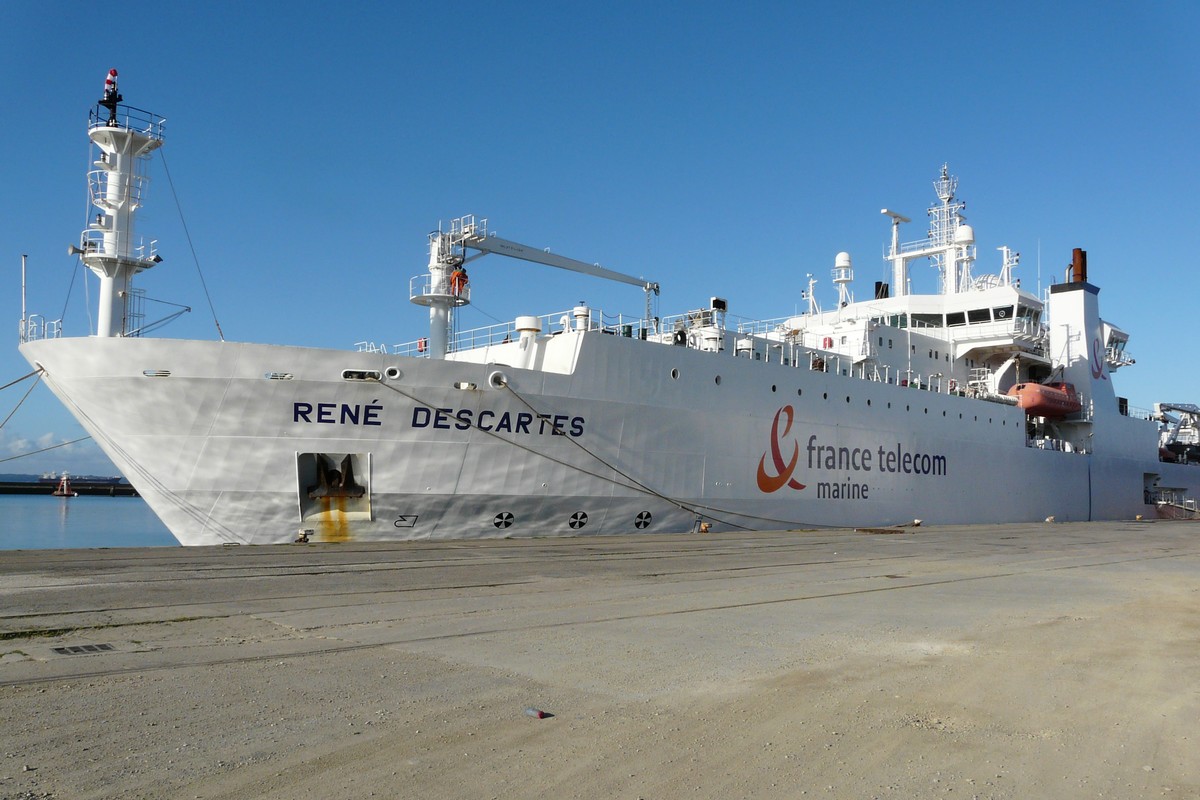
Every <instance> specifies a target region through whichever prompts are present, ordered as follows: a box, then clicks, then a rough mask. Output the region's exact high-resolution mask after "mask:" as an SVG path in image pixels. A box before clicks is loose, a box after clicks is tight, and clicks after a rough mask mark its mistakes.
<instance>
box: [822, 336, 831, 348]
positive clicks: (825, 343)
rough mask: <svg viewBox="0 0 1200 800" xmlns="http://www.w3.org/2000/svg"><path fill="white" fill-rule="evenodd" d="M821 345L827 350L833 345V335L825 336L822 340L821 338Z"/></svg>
mask: <svg viewBox="0 0 1200 800" xmlns="http://www.w3.org/2000/svg"><path fill="white" fill-rule="evenodd" d="M821 347H823V348H825V349H826V350H828V349H829V348H831V347H833V337H831V336H826V337H825V338H824V339H822V340H821Z"/></svg>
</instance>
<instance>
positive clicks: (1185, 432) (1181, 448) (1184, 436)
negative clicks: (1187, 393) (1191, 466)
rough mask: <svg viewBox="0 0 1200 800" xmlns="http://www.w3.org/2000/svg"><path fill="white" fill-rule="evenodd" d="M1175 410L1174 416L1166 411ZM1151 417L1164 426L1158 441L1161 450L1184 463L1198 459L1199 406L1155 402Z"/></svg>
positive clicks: (1199, 452)
mask: <svg viewBox="0 0 1200 800" xmlns="http://www.w3.org/2000/svg"><path fill="white" fill-rule="evenodd" d="M1171 411H1174V412H1177V413H1178V414H1179V416H1178V417H1176V416H1175V415H1173V414H1170V413H1168V412H1171ZM1153 418H1154V419H1155V420H1157V421H1158V422H1161V423H1163V424H1164V426H1166V427H1165V428H1164V429H1163V434H1162V437H1161V440H1160V442H1159V446H1160V448H1161V449H1162V450H1166V451H1167V452H1168V453H1170V454H1171V456H1172V457H1173V458H1174V459H1175V460H1177V461H1182V462H1184V463H1192V462H1196V461H1200V406H1196V405H1193V404H1192V403H1155V404H1154V414H1153Z"/></svg>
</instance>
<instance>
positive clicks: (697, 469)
mask: <svg viewBox="0 0 1200 800" xmlns="http://www.w3.org/2000/svg"><path fill="white" fill-rule="evenodd" d="M102 108H104V109H108V110H109V111H110V112H111V113H110V115H108V116H107V117H106V116H105V115H103V114H101V115H98V116H93V120H92V123H91V124H90V125H89V135H90V136H91V139H92V141H93V143H94V144H95V145H96V146H97V147H98V148H99V149H100V150H101V152H102V154H103V155H102V156H101V157H99V158H97V170H98V172H97V173H95V177H94V178H92V179H91V180H90V181H89V182H90V184H92V185H93V186H94V187H95V189H94V191H93V202H94V203H95V205H96V207H97V208H98V209H99V217H98V218H97V219H96V220H95V227H93V226H92V224H89V226H88V230H87V231H85V233H84V237H83V241H82V243H81V246H80V247H79V248H77V250H78V251H79V252H80V253H81V255H82V257H83V259H84V263H85V264H87V266H88V267H89V268H91V269H92V270H93V271H94V272H96V273H97V274H98V275H100V276H101V280H102V285H104V283H103V282H105V281H107V282H108V284H109V289H107V290H105V294H104V297H103V298H102V301H101V304H102V313H101V319H102V322H101V326H100V331H99V335H97V336H91V337H82V338H64V337H60V336H57V335H56V334H57V332H58V329H57V328H56V327H54V326H53V325H51V326H48V327H47V326H41V327H35V328H26V327H25V326H23V328H22V330H23V338H24V341H23V343H22V345H21V350H22V353H23V354H24V355H25V356H26V358H27V359H28V360H29V361H30V362H31V363H32V364H34V365H35V366H37V367H39V368H41V369H42V370H43V371H44V375H43V379H44V380H45V381H46V383H47V384H48V385H49V386H50V387H51V389H52V390H53V391H54V392H55V394H56V395H57V396H58V397H59V398H60V399H61V400H62V401H63V402H64V403H65V404H66V405H67V407H68V408H69V409H71V411H72V412H73V413H74V414H75V416H76V417H77V418H78V419H79V421H80V423H81V424H82V425H83V426H84V427H85V428H86V429H87V430H88V432H89V433H90V434H91V435H92V436H93V437H95V439H96V441H97V442H98V443H99V444H100V446H101V447H102V448H103V449H104V451H105V452H106V453H107V454H108V455H109V456H110V457H111V458H112V459H113V461H114V462H115V463H116V464H117V466H118V467H119V468H120V469H121V470H122V472H123V473H124V474H125V475H126V477H128V479H129V480H130V482H131V483H133V484H134V486H135V487H136V488H137V489H138V491H139V492H140V493H141V494H142V496H143V497H145V499H146V501H147V502H148V503H149V504H150V505H151V507H152V508H154V510H155V511H156V512H157V513H158V514H159V516H160V517H161V518H162V519H163V521H164V522H165V523H166V524H167V526H168V527H169V528H170V529H171V530H172V532H173V533H174V534H175V535H176V537H178V539H179V540H180V541H181V542H183V543H184V544H213V543H221V542H247V543H249V542H252V543H268V542H284V541H291V540H292V539H294V538H295V537H296V536H297V533H298V532H307V534H306V535H307V536H308V537H309V538H310V540H312V539H315V540H326V541H344V540H379V539H396V538H422V537H438V538H448V537H481V536H537V535H556V534H561V535H570V534H581V533H625V532H630V533H633V532H646V531H681V530H689V529H692V528H693V527H695V526H698V525H708V526H711V527H712V528H714V529H715V528H735V529H736V528H744V529H778V528H791V527H808V526H835V525H836V526H844V525H858V526H866V525H872V526H873V525H888V524H897V523H904V522H908V521H911V520H913V519H915V518H920V519H923V520H926V521H928V522H931V523H962V522H1002V521H1029V520H1040V519H1044V518H1046V517H1049V516H1053V517H1055V518H1056V519H1058V520H1060V521H1067V520H1088V519H1113V518H1132V517H1134V516H1136V515H1139V514H1153V513H1155V510H1156V501H1160V500H1163V499H1169V500H1170V502H1172V503H1176V504H1180V503H1186V502H1188V501H1189V500H1192V499H1194V498H1195V497H1196V496H1197V495H1198V494H1200V468H1198V467H1196V466H1192V465H1191V464H1189V463H1187V462H1188V461H1189V460H1190V459H1189V457H1188V456H1189V454H1190V453H1192V450H1190V449H1187V448H1184V447H1181V446H1179V445H1177V444H1173V445H1172V446H1173V447H1174V450H1171V449H1167V448H1166V447H1165V442H1166V440H1165V439H1163V440H1162V442H1163V443H1164V448H1163V449H1162V453H1163V456H1162V457H1161V458H1160V433H1162V432H1160V425H1161V426H1163V427H1164V428H1170V420H1171V419H1175V418H1173V417H1172V418H1170V419H1168V418H1167V417H1166V416H1164V415H1165V414H1166V413H1167V412H1166V411H1160V414H1159V421H1155V420H1153V419H1151V418H1150V415H1148V414H1147V415H1143V416H1139V415H1138V414H1137V413H1136V412H1134V413H1131V412H1130V410H1129V409H1128V408H1127V407H1126V404H1125V403H1124V402H1123V401H1122V400H1121V399H1120V398H1118V396H1117V394H1116V392H1115V391H1114V389H1113V385H1112V374H1113V372H1115V371H1116V370H1117V369H1118V368H1120V367H1122V366H1127V365H1129V364H1131V363H1132V359H1131V358H1130V357H1129V356H1128V355H1127V354H1126V352H1125V344H1126V342H1127V340H1128V336H1127V334H1125V332H1124V331H1122V330H1121V329H1120V328H1118V327H1116V326H1114V325H1112V324H1110V323H1108V322H1106V321H1105V320H1103V319H1102V318H1101V317H1100V313H1099V306H1098V295H1099V289H1097V288H1096V287H1095V286H1094V285H1092V284H1091V283H1089V282H1088V280H1087V264H1086V254H1084V253H1083V252H1082V251H1076V253H1075V254H1074V255H1073V266H1072V272H1071V274H1070V276H1069V277H1068V278H1067V279H1066V280H1064V282H1062V283H1058V284H1055V285H1054V286H1052V287H1051V288H1050V291H1049V292H1048V294H1047V297H1046V298H1045V302H1043V299H1042V298H1039V297H1038V296H1037V295H1035V294H1033V293H1031V292H1030V291H1028V290H1025V289H1022V288H1021V286H1020V283H1019V281H1018V280H1017V279H1016V278H1015V276H1014V269H1015V268H1016V267H1017V264H1018V260H1019V257H1018V256H1017V254H1016V253H1015V252H1013V251H1011V250H1010V249H1009V248H1007V247H1005V248H1001V252H1000V258H999V267H998V270H997V272H996V273H995V274H983V273H982V272H980V270H979V268H978V266H977V263H976V256H977V254H976V252H975V237H974V231H973V230H972V228H971V227H970V226H969V225H967V224H966V223H965V221H964V218H963V216H962V210H963V204H962V203H961V201H959V200H958V199H957V198H956V196H955V195H956V190H957V186H956V181H955V179H954V178H953V177H952V176H951V175H950V174H949V171H948V169H946V168H944V167H943V169H942V172H941V175H940V176H939V178H938V179H937V180H936V181H935V183H934V188H935V193H936V196H937V201H936V203H935V204H934V206H933V207H932V208H931V209H930V218H931V223H930V230H929V233H928V236H926V237H925V238H923V239H920V240H919V241H916V242H909V243H905V242H903V241H902V236H901V228H902V226H903V225H904V224H906V223H907V222H908V221H909V220H908V218H907V217H905V216H904V215H903V214H900V213H898V212H895V211H890V210H888V209H884V210H883V213H884V214H885V215H887V216H888V217H889V218H890V220H891V222H892V231H891V247H890V251H889V254H888V260H889V261H890V263H891V267H892V269H891V276H892V279H891V282H890V283H888V284H884V283H879V284H876V286H875V287H874V291H872V292H862V291H860V292H858V297H859V299H857V300H856V298H855V291H854V286H853V281H854V277H853V269H852V261H851V258H850V255H849V254H848V253H838V254H837V255H836V256H835V258H834V267H833V272H832V281H833V284H834V286H835V287H836V288H837V294H838V301H837V304H836V307H835V308H831V309H828V310H822V309H821V308H820V307H819V306H818V304H817V302H816V299H815V297H814V296H813V294H812V289H813V286H814V284H815V282H816V281H815V279H812V278H811V276H810V280H809V284H808V291H807V297H806V299H807V301H808V302H807V310H806V312H805V313H803V314H799V315H795V314H793V315H791V316H783V317H780V318H778V319H774V320H767V321H759V322H742V323H739V324H736V325H731V324H730V322H729V317H730V314H729V313H728V312H729V303H728V302H727V301H726V300H725V299H723V298H717V297H714V298H712V301H711V302H710V303H709V305H708V306H707V307H706V308H701V309H695V310H692V311H690V312H687V313H684V314H680V315H677V316H672V317H666V318H661V319H660V318H655V317H652V316H651V313H650V310H649V305H650V304H649V298H650V296H651V295H652V294H654V293H657V291H658V285H657V284H656V283H654V282H651V281H646V280H643V279H642V278H637V277H633V276H630V275H625V274H622V273H619V272H615V271H612V270H609V269H606V268H604V267H600V266H598V265H595V264H588V263H585V262H582V261H577V260H575V259H571V258H566V257H564V256H559V255H556V254H551V253H548V252H546V251H543V250H540V249H538V248H532V247H528V246H526V245H522V244H518V243H516V242H512V241H509V240H507V239H502V238H500V237H497V236H495V235H494V234H491V233H490V232H489V231H488V230H487V225H486V222H485V221H482V220H476V219H475V218H474V217H463V218H461V219H458V220H454V221H453V222H452V223H451V224H450V227H449V230H447V231H441V230H439V231H437V232H435V233H434V234H432V235H431V236H430V257H429V271H428V273H427V274H424V275H420V276H418V277H416V278H414V279H413V280H412V283H411V284H410V297H411V299H412V301H413V302H415V303H418V304H420V305H423V306H427V307H428V308H429V319H430V327H429V330H428V332H422V333H421V335H420V336H419V337H418V338H416V339H415V340H414V341H412V342H410V343H408V344H403V345H397V346H369V347H367V346H364V347H362V348H360V350H359V351H358V352H349V351H340V350H317V349H310V348H297V347H286V346H279V345H261V344H241V343H229V342H215V341H182V340H165V339H152V338H148V337H145V336H142V335H139V334H140V333H141V332H142V331H140V330H139V327H140V325H139V324H137V323H136V322H134V321H132V318H133V316H134V314H133V312H132V311H131V309H130V307H129V306H128V300H127V298H129V297H134V296H136V295H135V294H134V293H133V292H134V290H133V289H132V286H131V285H130V280H131V279H132V277H133V275H134V274H136V273H137V272H138V271H140V270H142V269H145V268H146V267H148V266H151V265H152V264H154V263H157V256H156V255H155V254H154V253H153V251H152V250H145V249H141V250H139V249H137V247H136V246H135V245H134V243H133V229H134V226H133V214H134V211H136V208H137V206H138V204H139V203H140V197H141V192H140V190H139V188H138V187H139V185H140V182H141V180H142V179H141V178H140V175H141V174H142V173H140V172H139V170H138V165H139V164H140V163H141V159H142V157H143V156H145V155H146V154H148V153H149V152H150V151H152V150H153V149H154V148H156V147H158V146H159V145H160V144H161V142H162V135H161V133H162V132H161V128H162V120H161V119H160V118H158V117H155V116H153V115H149V114H146V113H145V112H137V111H136V110H133V109H127V108H126V107H124V106H118V105H117V104H116V103H115V102H114V103H113V104H112V106H111V108H110V106H109V105H103V104H102ZM484 254H500V255H509V256H512V257H516V258H522V259H526V260H530V261H535V262H538V263H541V264H545V265H548V266H551V267H557V268H565V269H569V270H573V271H576V272H579V273H582V274H584V275H586V276H588V277H589V279H590V278H605V279H612V280H618V281H623V282H625V283H629V284H631V285H636V286H638V287H640V288H642V289H643V290H644V291H645V292H646V296H647V311H646V313H645V314H644V315H643V316H641V317H640V318H633V319H630V318H620V317H615V318H614V317H608V316H606V315H604V314H602V313H601V312H600V311H599V310H597V309H593V308H590V307H588V306H586V305H584V304H577V305H575V306H573V307H571V308H569V309H568V310H566V311H563V312H558V313H554V314H549V315H542V316H535V315H530V314H527V313H524V314H522V315H521V316H516V317H514V321H513V322H512V323H507V324H504V325H498V326H493V327H491V328H486V329H482V330H476V331H465V332H458V333H456V332H455V328H454V326H453V324H452V319H453V314H454V310H455V309H456V308H460V307H461V306H463V305H465V304H467V303H469V302H470V301H471V286H470V283H469V279H468V278H467V275H466V269H465V267H466V265H467V264H468V263H470V262H471V261H472V260H473V259H475V258H478V257H480V256H481V255H484ZM916 260H931V261H932V262H933V264H934V266H935V267H936V268H937V270H938V274H939V291H938V292H937V293H935V294H914V293H912V292H911V288H910V285H909V279H908V277H909V270H910V267H911V265H912V262H914V261H916ZM977 273H978V274H977ZM868 294H869V295H870V296H869V297H866V299H863V297H864V295H868ZM783 305H785V306H786V305H790V303H784V304H783ZM105 308H107V311H105V310H104V309H105ZM521 311H525V310H524V309H522V310H521ZM104 320H107V322H105V321H104ZM1026 387H1030V388H1031V389H1033V390H1037V391H1038V392H1044V393H1045V395H1046V396H1047V397H1050V398H1051V400H1056V401H1058V402H1061V403H1065V404H1066V405H1064V406H1062V407H1063V408H1067V410H1065V411H1059V410H1054V408H1052V407H1051V406H1050V405H1045V404H1044V403H1046V402H1049V401H1046V400H1045V399H1044V398H1043V397H1041V395H1038V397H1037V398H1034V399H1032V400H1031V399H1030V398H1031V397H1032V395H1027V396H1019V395H1021V392H1022V391H1023V390H1024V389H1025V388H1026ZM118 400H119V401H118ZM1038 402H1043V405H1030V404H1031V403H1035V404H1036V403H1038ZM1169 408H1172V409H1176V410H1178V409H1181V408H1190V407H1187V406H1180V405H1178V404H1177V405H1174V406H1170V407H1169ZM1189 419H1190V417H1189ZM1192 427H1194V426H1192ZM1174 430H1175V440H1173V441H1175V442H1178V441H1184V439H1186V438H1187V435H1188V434H1187V433H1186V431H1187V430H1190V428H1189V427H1188V426H1185V425H1179V424H1177V425H1175V426H1174ZM1181 431H1182V433H1181ZM1162 435H1169V431H1167V432H1166V433H1163V434H1162ZM1181 437H1183V438H1181ZM1164 459H1166V460H1164Z"/></svg>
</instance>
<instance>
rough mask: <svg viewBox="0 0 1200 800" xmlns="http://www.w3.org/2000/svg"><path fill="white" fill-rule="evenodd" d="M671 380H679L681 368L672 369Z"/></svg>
mask: <svg viewBox="0 0 1200 800" xmlns="http://www.w3.org/2000/svg"><path fill="white" fill-rule="evenodd" d="M671 380H673V381H677V380H679V370H677V369H672V370H671Z"/></svg>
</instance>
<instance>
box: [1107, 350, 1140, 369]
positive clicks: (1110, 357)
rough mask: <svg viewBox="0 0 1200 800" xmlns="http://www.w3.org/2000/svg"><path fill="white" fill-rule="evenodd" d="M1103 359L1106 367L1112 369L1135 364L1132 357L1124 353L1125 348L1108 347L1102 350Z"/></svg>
mask: <svg viewBox="0 0 1200 800" xmlns="http://www.w3.org/2000/svg"><path fill="white" fill-rule="evenodd" d="M1104 358H1105V360H1106V361H1107V362H1108V366H1109V367H1111V368H1113V369H1118V368H1120V367H1128V366H1129V365H1131V364H1133V363H1135V360H1134V358H1133V356H1131V355H1129V354H1128V353H1126V352H1125V348H1123V347H1117V346H1116V345H1111V344H1110V345H1109V346H1108V347H1107V348H1105V350H1104Z"/></svg>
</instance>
